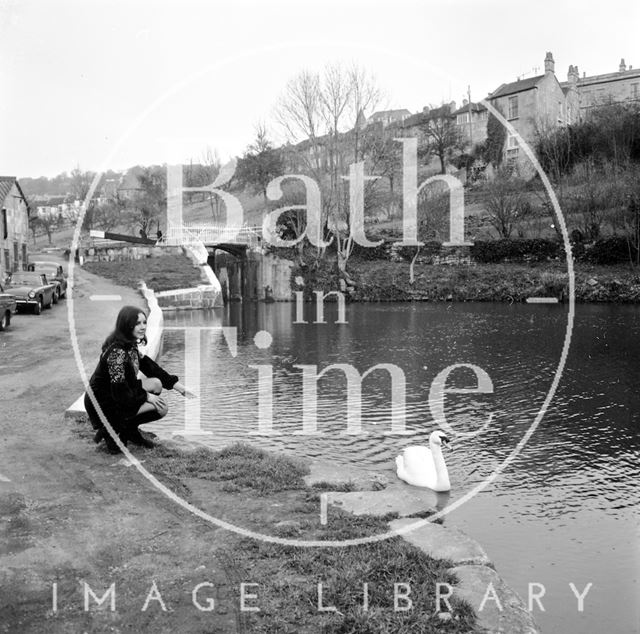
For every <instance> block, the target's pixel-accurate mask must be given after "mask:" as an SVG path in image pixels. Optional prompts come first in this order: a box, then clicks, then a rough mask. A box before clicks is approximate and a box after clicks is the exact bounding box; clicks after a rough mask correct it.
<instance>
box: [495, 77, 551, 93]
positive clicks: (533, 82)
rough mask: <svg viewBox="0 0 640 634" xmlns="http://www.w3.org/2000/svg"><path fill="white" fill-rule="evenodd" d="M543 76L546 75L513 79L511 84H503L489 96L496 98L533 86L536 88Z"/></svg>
mask: <svg viewBox="0 0 640 634" xmlns="http://www.w3.org/2000/svg"><path fill="white" fill-rule="evenodd" d="M543 78H544V75H536V76H535V77H527V79H520V80H519V81H512V82H511V83H510V84H502V85H501V86H498V88H497V89H496V90H495V91H494V92H492V93H491V94H490V95H489V98H490V99H496V98H498V97H505V96H506V95H513V94H514V93H517V92H524V91H525V90H531V89H532V88H535V87H536V86H537V85H538V82H539V81H540V80H541V79H543Z"/></svg>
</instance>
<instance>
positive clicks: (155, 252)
mask: <svg viewBox="0 0 640 634" xmlns="http://www.w3.org/2000/svg"><path fill="white" fill-rule="evenodd" d="M182 254H183V250H182V247H168V246H155V245H153V244H152V245H149V246H145V245H135V244H130V243H117V242H116V243H113V244H110V245H100V246H97V245H96V246H91V247H88V248H84V249H82V253H81V255H82V256H83V257H84V261H85V262H123V261H124V262H126V261H128V260H144V259H145V258H159V257H162V256H163V255H182Z"/></svg>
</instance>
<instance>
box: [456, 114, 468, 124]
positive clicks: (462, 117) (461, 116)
mask: <svg viewBox="0 0 640 634" xmlns="http://www.w3.org/2000/svg"><path fill="white" fill-rule="evenodd" d="M463 123H469V113H468V112H463V113H462V114H459V115H458V125H462V124H463Z"/></svg>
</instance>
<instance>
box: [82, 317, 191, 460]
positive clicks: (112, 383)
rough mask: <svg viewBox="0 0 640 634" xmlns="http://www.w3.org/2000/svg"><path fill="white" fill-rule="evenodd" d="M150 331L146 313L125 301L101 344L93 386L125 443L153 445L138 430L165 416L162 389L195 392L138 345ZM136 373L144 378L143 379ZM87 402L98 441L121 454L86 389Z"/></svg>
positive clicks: (184, 393)
mask: <svg viewBox="0 0 640 634" xmlns="http://www.w3.org/2000/svg"><path fill="white" fill-rule="evenodd" d="M146 331H147V315H146V313H145V312H144V311H143V310H141V309H140V308H137V307H136V306H124V307H123V308H122V309H121V310H120V312H119V313H118V317H117V319H116V326H115V329H114V330H113V332H112V333H111V334H110V335H109V336H108V337H107V338H106V339H105V341H104V343H103V344H102V354H101V355H100V360H99V361H98V365H97V367H96V369H95V372H94V373H93V375H92V376H91V379H90V380H89V387H90V389H91V392H93V396H94V397H95V400H96V401H97V403H98V405H99V406H100V410H102V413H103V414H104V416H105V418H106V419H107V420H108V421H109V424H110V425H111V427H112V428H113V430H114V432H115V433H116V434H117V435H118V436H119V437H120V440H121V441H122V443H123V444H124V445H126V444H127V442H128V441H131V442H132V443H134V444H137V445H142V446H143V447H153V442H151V441H150V440H148V439H147V438H145V437H144V436H143V435H142V434H141V433H140V430H139V429H138V426H139V425H143V424H144V423H150V422H153V421H156V420H159V419H161V418H162V417H164V416H166V414H167V412H168V406H167V402H166V400H165V399H164V398H163V397H162V396H161V393H162V389H163V388H164V389H166V390H171V389H174V390H177V391H178V392H180V394H182V395H183V396H187V395H191V394H190V393H189V392H188V391H187V389H186V388H185V387H184V385H182V383H180V382H179V380H178V377H177V376H175V375H171V374H168V373H167V372H165V371H164V370H163V369H162V368H161V367H160V366H159V365H158V364H157V363H155V362H154V361H152V360H151V359H150V358H149V357H148V356H145V355H142V354H141V353H140V351H139V350H138V344H139V343H146V341H147V339H146V336H145V335H146ZM138 372H142V373H143V374H144V375H145V377H146V378H143V379H139V378H138ZM84 405H85V408H86V410H87V414H88V415H89V420H90V421H91V425H92V426H93V428H94V429H96V430H97V432H96V435H95V438H94V440H95V442H96V443H99V442H100V441H101V440H104V441H105V442H106V444H107V449H108V450H109V451H110V452H111V453H118V452H119V451H120V449H119V448H118V445H117V443H116V442H115V440H114V439H113V438H112V437H111V435H110V433H109V432H108V431H107V430H106V429H105V427H104V425H103V424H102V421H101V419H100V415H99V414H98V412H97V411H96V408H95V407H94V404H93V401H92V400H91V398H90V396H89V394H85V397H84Z"/></svg>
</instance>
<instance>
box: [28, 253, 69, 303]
mask: <svg viewBox="0 0 640 634" xmlns="http://www.w3.org/2000/svg"><path fill="white" fill-rule="evenodd" d="M28 270H29V271H35V272H36V273H44V274H45V275H46V276H47V279H48V280H49V281H50V282H52V283H55V282H57V283H58V293H57V297H56V300H55V301H56V302H57V301H58V299H60V298H65V297H66V296H67V277H66V275H65V274H64V270H63V268H62V266H61V265H60V264H58V263H57V262H43V261H41V260H35V261H33V262H29V266H28Z"/></svg>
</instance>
